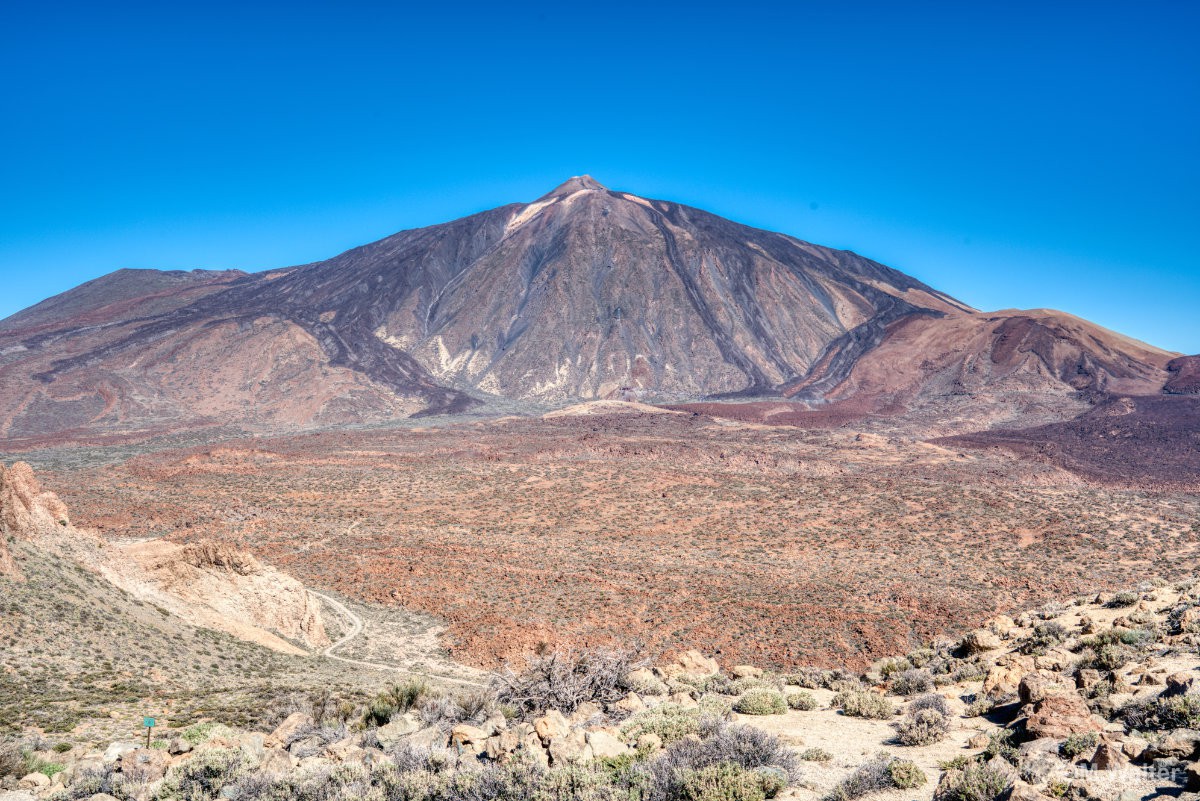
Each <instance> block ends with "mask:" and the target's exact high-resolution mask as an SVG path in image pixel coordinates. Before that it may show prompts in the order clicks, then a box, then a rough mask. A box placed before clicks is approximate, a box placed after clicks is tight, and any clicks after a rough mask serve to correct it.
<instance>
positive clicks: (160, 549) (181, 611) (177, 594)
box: [110, 540, 329, 651]
mask: <svg viewBox="0 0 1200 801" xmlns="http://www.w3.org/2000/svg"><path fill="white" fill-rule="evenodd" d="M116 548H117V550H119V552H120V553H121V555H122V557H123V559H122V562H123V564H122V565H121V566H114V567H113V568H111V569H110V570H111V575H112V577H113V579H114V581H115V583H117V584H119V585H120V586H122V587H124V588H125V589H126V590H128V591H129V592H131V593H133V594H134V595H135V596H139V597H143V598H147V599H153V600H154V601H155V603H158V604H159V605H161V606H164V607H166V608H167V609H170V610H171V611H172V612H174V613H176V614H178V615H179V616H180V617H183V618H184V619H185V620H189V621H190V622H193V623H196V624H198V625H204V626H209V627H212V628H217V629H220V630H222V631H227V632H229V633H230V634H234V635H236V636H239V637H242V638H243V639H249V640H253V641H256V642H259V643H261V644H263V645H267V646H268V647H272V648H275V649H277V650H282V651H295V650H297V649H296V647H295V645H292V644H291V643H289V642H288V641H292V642H298V643H302V644H303V645H305V646H308V647H319V646H322V645H328V644H329V638H328V637H327V636H326V634H325V627H324V624H323V623H322V620H321V613H320V606H319V604H318V603H317V602H316V601H315V600H314V599H313V598H312V597H311V596H310V595H309V594H308V591H307V590H306V589H305V588H304V585H303V584H301V583H300V582H299V581H297V580H296V579H294V578H292V577H291V576H289V575H287V574H285V573H281V572H280V571H278V570H275V569H274V568H271V567H268V566H266V565H264V564H262V563H261V562H260V561H259V560H258V559H256V558H255V557H254V556H253V555H252V554H250V553H247V552H245V551H240V550H238V549H236V548H233V547H232V546H230V545H227V544H218V543H214V542H208V541H200V542H197V543H190V544H186V545H179V544H177V543H173V542H167V541H165V540H151V541H148V542H137V543H129V544H119V545H117V546H116Z"/></svg>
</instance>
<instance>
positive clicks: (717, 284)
mask: <svg viewBox="0 0 1200 801" xmlns="http://www.w3.org/2000/svg"><path fill="white" fill-rule="evenodd" d="M1173 355H1174V354H1167V353H1165V352H1162V351H1158V350H1156V349H1154V348H1150V347H1149V346H1146V345H1143V344H1141V343H1136V342H1133V341H1131V340H1128V339H1125V338H1123V337H1119V336H1118V335H1115V334H1111V332H1103V331H1102V330H1101V329H1098V328H1096V327H1095V326H1091V325H1089V324H1087V323H1085V322H1083V321H1080V320H1075V319H1074V318H1070V317H1068V316H1066V315H1055V314H1051V313H1047V312H1008V313H998V314H992V315H980V314H978V313H975V312H974V311H973V310H971V309H970V308H968V307H967V306H965V305H964V304H962V303H960V302H958V301H956V300H954V299H952V298H950V297H948V296H946V295H944V294H942V293H939V292H937V291H936V290H934V289H932V288H931V287H928V286H926V285H924V284H922V283H921V282H919V281H917V280H915V279H913V278H911V277H909V276H906V275H904V274H902V273H900V272H897V271H896V270H893V269H890V268H888V267H885V266H883V265H881V264H877V263H875V262H873V261H870V260H868V259H865V258H862V257H860V256H858V255H856V254H854V253H850V252H848V251H838V250H831V249H828V248H823V247H819V246H816V245H812V244H809V243H806V242H802V241H800V240H797V239H794V238H792V237H788V236H784V235H782V234H777V233H772V232H769V231H763V230H759V229H754V228H750V227H748V226H744V225H740V224H737V223H734V222H731V221H729V220H725V219H722V218H720V217H717V216H715V215H712V214H709V213H707V212H704V211H700V210H698V209H694V208H689V207H687V206H683V205H680V204H677V203H671V202H666V201H659V200H647V199H645V198H641V197H637V196H635V195H631V194H628V193H623V192H614V191H610V190H608V189H606V188H605V187H603V186H601V185H600V184H598V183H597V182H595V181H594V180H592V179H591V178H589V177H587V176H584V177H581V178H573V179H571V180H569V181H567V182H566V183H564V184H563V185H562V186H560V187H558V188H557V189H555V190H554V191H552V192H550V193H549V194H547V195H545V196H543V197H542V198H539V199H538V200H537V201H535V202H533V203H530V204H526V205H521V204H513V205H508V206H502V207H500V208H497V209H493V210H491V211H487V212H483V213H480V214H476V215H473V216H470V217H466V218H463V219H460V220H456V221H454V222H450V223H446V224H443V225H436V226H432V227H429V228H422V229H417V230H412V231H404V232H401V233H399V234H396V235H394V236H391V237H388V238H386V239H383V240H380V241H378V242H375V243H373V244H370V245H366V246H364V247H361V248H356V249H354V250H351V251H348V252H347V253H344V254H342V255H340V256H337V257H336V258H333V259H330V260H328V261H325V262H320V263H316V264H310V265H305V266H301V267H295V268H289V269H283V270H276V271H272V272H267V273H259V274H255V275H245V274H241V273H236V272H233V273H155V272H153V271H139V272H133V271H123V272H121V273H116V274H114V275H112V276H106V277H105V278H102V279H98V280H97V281H93V282H90V283H88V284H85V285H83V286H81V287H79V288H77V289H75V290H72V291H71V292H68V293H66V294H64V295H61V296H59V297H57V298H52V299H50V300H48V301H45V302H44V303H42V304H39V305H38V306H35V307H33V308H32V309H29V310H27V311H25V312H21V313H20V314H18V315H16V316H14V317H12V318H9V319H8V320H5V321H2V322H0V436H3V437H5V438H8V439H9V440H20V439H22V438H37V437H43V436H46V435H59V436H63V435H67V436H80V435H84V434H92V435H94V434H95V433H96V432H110V433H126V434H127V433H129V432H131V431H133V432H141V433H153V432H156V431H164V430H172V429H180V428H194V427H197V426H205V425H220V424H228V423H236V424H238V425H240V426H243V427H246V428H249V429H255V430H277V429H280V428H288V427H295V426H307V425H331V424H342V423H349V422H361V421H371V420H383V419H390V418H395V417H400V416H407V415H411V414H415V413H443V412H456V411H461V410H464V409H468V408H470V407H472V406H474V405H477V404H479V403H480V402H481V401H486V400H487V399H488V397H489V396H501V397H503V398H508V399H517V400H521V401H532V402H537V403H539V404H549V405H556V406H559V405H566V404H571V403H576V402H579V401H581V400H582V401H589V400H597V399H606V398H616V399H620V400H640V401H650V402H665V401H680V400H695V399H698V398H705V397H710V396H735V397H741V396H767V397H776V398H779V397H782V396H787V397H792V398H796V399H799V400H803V401H805V402H807V403H816V404H825V403H827V402H829V401H834V402H837V403H843V404H849V406H848V407H847V408H848V409H849V410H850V411H852V412H855V413H859V412H861V413H866V412H882V413H889V414H890V413H894V412H896V411H904V410H907V409H909V408H910V407H912V406H917V407H922V408H924V407H929V406H930V403H929V402H930V401H933V400H938V401H940V400H941V399H944V398H951V399H953V398H956V397H962V396H963V394H964V393H965V394H968V395H971V396H972V397H973V398H974V399H975V400H976V401H978V403H977V404H976V405H977V406H978V407H979V408H980V409H982V410H983V411H977V412H973V413H972V415H973V416H974V417H976V418H979V419H981V420H982V421H983V422H984V424H987V423H990V422H992V421H993V420H999V419H1004V418H1006V417H1008V416H1011V412H1010V411H1004V412H1000V413H993V412H991V411H988V409H990V408H991V406H990V405H998V406H1004V405H1005V404H1006V403H1008V400H1009V399H1008V396H1009V395H1010V394H1011V393H1014V392H1015V393H1028V392H1030V391H1033V392H1035V393H1040V396H1039V397H1040V398H1041V399H1040V400H1039V401H1038V405H1041V406H1045V407H1046V408H1045V409H1042V411H1044V412H1045V413H1046V414H1048V415H1049V416H1050V417H1051V418H1053V419H1062V418H1063V417H1066V416H1070V415H1072V414H1074V413H1077V412H1078V411H1079V409H1080V408H1082V406H1081V404H1080V403H1078V402H1077V401H1076V400H1074V396H1075V393H1077V392H1078V391H1080V390H1084V391H1087V392H1092V391H1096V390H1100V391H1107V390H1108V389H1110V388H1114V387H1121V388H1122V389H1123V391H1131V392H1132V391H1137V392H1140V393H1146V392H1157V391H1158V390H1159V389H1160V388H1161V387H1162V385H1163V383H1164V381H1166V379H1167V374H1166V373H1165V372H1164V367H1165V365H1166V362H1167V361H1169V359H1170V358H1171V357H1172V356H1173ZM989 404H990V405H989ZM1026 405H1028V404H1026ZM934 406H936V404H934ZM1016 407H1020V404H1016ZM1014 408H1015V407H1014ZM939 413H940V412H939ZM976 427H978V426H976Z"/></svg>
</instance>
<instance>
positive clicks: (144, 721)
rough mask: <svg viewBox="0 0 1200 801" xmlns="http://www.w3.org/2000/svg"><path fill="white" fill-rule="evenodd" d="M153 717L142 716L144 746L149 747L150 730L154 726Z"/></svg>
mask: <svg viewBox="0 0 1200 801" xmlns="http://www.w3.org/2000/svg"><path fill="white" fill-rule="evenodd" d="M155 722H156V721H155V720H154V718H142V725H143V726H145V727H146V748H147V749H148V748H150V730H151V729H153V728H154V724H155Z"/></svg>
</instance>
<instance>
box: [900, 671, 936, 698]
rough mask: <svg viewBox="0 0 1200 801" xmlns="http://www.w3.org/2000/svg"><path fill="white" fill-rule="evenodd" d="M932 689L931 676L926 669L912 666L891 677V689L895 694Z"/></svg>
mask: <svg viewBox="0 0 1200 801" xmlns="http://www.w3.org/2000/svg"><path fill="white" fill-rule="evenodd" d="M932 689H933V676H932V675H931V674H930V672H929V671H928V670H922V669H918V668H912V669H910V670H906V671H904V672H903V673H900V674H898V675H897V676H896V677H895V678H893V679H892V684H891V690H892V692H893V693H895V694H896V695H916V694H917V693H927V692H929V691H930V690H932Z"/></svg>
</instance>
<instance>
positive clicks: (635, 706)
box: [612, 693, 646, 714]
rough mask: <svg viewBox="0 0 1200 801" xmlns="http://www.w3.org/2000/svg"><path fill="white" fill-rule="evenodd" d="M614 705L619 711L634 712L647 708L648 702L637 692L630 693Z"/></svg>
mask: <svg viewBox="0 0 1200 801" xmlns="http://www.w3.org/2000/svg"><path fill="white" fill-rule="evenodd" d="M612 707H613V709H615V710H617V711H620V712H628V713H630V714H633V713H634V712H641V711H642V710H643V709H645V708H646V704H645V702H644V701H642V697H641V696H640V695H638V694H637V693H630V694H629V695H627V696H625V697H624V698H622V699H621V700H620V701H617V702H616V703H615V704H613V705H612Z"/></svg>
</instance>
